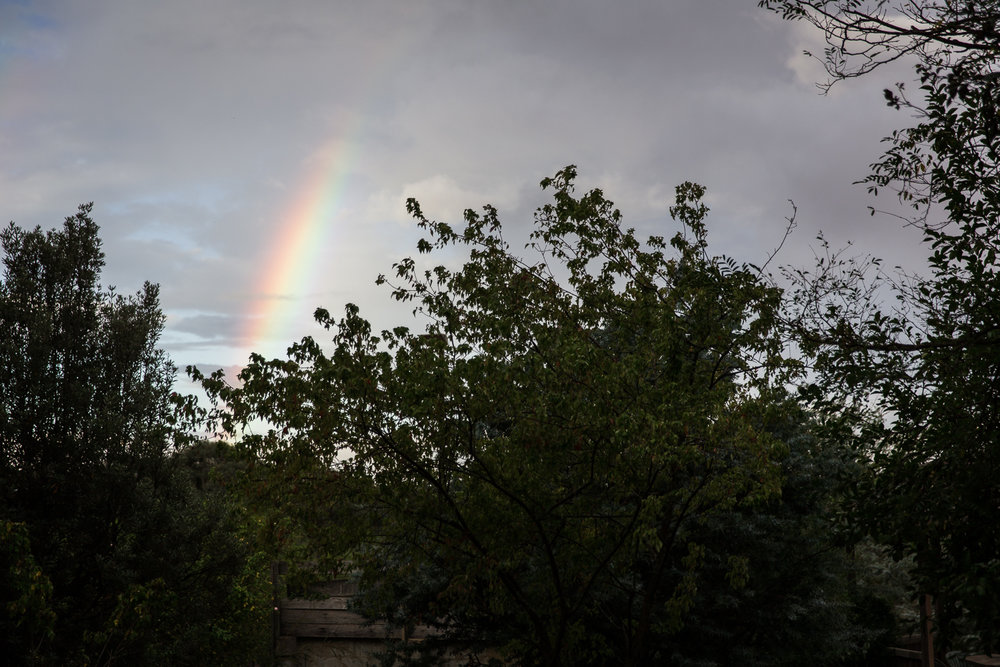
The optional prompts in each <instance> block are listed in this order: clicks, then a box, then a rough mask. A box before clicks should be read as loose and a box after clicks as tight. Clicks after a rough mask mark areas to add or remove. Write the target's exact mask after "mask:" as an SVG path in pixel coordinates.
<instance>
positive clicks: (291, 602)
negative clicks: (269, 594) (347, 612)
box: [281, 597, 350, 609]
mask: <svg viewBox="0 0 1000 667" xmlns="http://www.w3.org/2000/svg"><path fill="white" fill-rule="evenodd" d="M349 600H350V598H346V597H333V598H324V599H322V600H303V599H302V598H291V599H288V600H282V601H281V608H282V609H347V606H348V602H349Z"/></svg>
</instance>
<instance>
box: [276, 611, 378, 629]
mask: <svg viewBox="0 0 1000 667" xmlns="http://www.w3.org/2000/svg"><path fill="white" fill-rule="evenodd" d="M364 622H365V618H364V617H363V616H362V615H361V614H356V613H355V612H353V611H346V610H343V609H287V608H286V609H282V610H281V625H282V626H284V625H286V624H288V623H321V624H323V625H337V624H342V623H364Z"/></svg>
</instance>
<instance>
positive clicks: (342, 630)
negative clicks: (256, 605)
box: [281, 623, 386, 639]
mask: <svg viewBox="0 0 1000 667" xmlns="http://www.w3.org/2000/svg"><path fill="white" fill-rule="evenodd" d="M281 631H282V632H283V633H284V634H285V635H286V636H290V637H324V638H327V639H385V637H386V632H385V625H384V624H382V623H377V624H374V625H368V624H361V623H338V624H335V625H324V624H320V623H285V624H282V626H281Z"/></svg>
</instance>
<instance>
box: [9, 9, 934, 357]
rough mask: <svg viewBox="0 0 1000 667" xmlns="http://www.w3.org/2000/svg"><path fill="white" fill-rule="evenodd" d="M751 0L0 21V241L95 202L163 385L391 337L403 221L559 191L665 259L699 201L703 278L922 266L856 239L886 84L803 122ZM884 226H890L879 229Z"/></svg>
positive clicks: (817, 104)
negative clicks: (326, 322)
mask: <svg viewBox="0 0 1000 667" xmlns="http://www.w3.org/2000/svg"><path fill="white" fill-rule="evenodd" d="M756 4H757V3H756V0H656V1H652V0H651V1H648V2H637V1H633V0H616V1H615V2H607V1H606V0H600V1H598V0H594V1H588V0H493V1H487V0H434V1H431V0H428V1H426V2H424V1H420V0H396V1H384V2H383V1H380V0H365V1H364V2H353V1H350V2H348V1H341V2H338V1H334V0H285V1H283V2H276V1H273V0H272V1H264V0H211V1H206V0H170V1H169V2H165V1H164V2H155V1H153V0H148V1H147V0H88V1H87V2H66V1H65V0H53V1H52V2H45V1H41V2H33V1H20V2H19V1H11V0H0V218H3V219H4V220H14V221H15V222H16V223H17V224H19V225H21V226H24V227H33V226H35V225H41V226H42V227H44V228H51V227H55V226H59V225H61V223H62V220H63V218H64V217H65V216H67V215H71V214H72V213H74V212H75V210H76V207H77V205H78V204H80V203H82V202H88V201H93V202H94V216H95V219H96V220H97V222H98V223H99V224H100V225H101V228H102V237H103V240H104V249H105V252H106V255H107V266H106V269H105V275H104V280H105V283H107V284H114V285H117V286H118V288H119V290H121V291H134V290H136V289H138V288H139V286H140V285H141V284H142V281H144V280H149V281H152V282H156V283H159V284H160V285H161V288H162V295H161V296H162V305H163V308H164V310H165V312H166V314H167V317H168V319H167V329H166V332H165V335H164V338H163V340H162V343H163V345H164V347H165V348H166V349H167V351H168V352H169V353H170V355H171V357H172V358H173V360H174V361H175V363H177V364H178V365H179V366H181V367H183V366H185V365H186V364H191V363H197V364H201V365H204V366H205V367H207V368H209V369H210V368H215V367H219V366H230V365H236V364H240V363H241V362H243V361H245V360H246V357H247V355H248V353H249V352H250V351H252V350H254V351H259V352H262V353H264V354H266V355H278V354H282V353H283V350H284V348H285V347H286V346H287V345H288V344H289V343H290V342H292V341H293V340H296V339H297V338H299V337H301V336H302V335H304V334H307V333H309V334H312V333H315V332H316V329H315V328H314V327H313V326H312V325H311V313H312V311H313V310H314V309H315V307H317V306H324V307H327V308H329V309H330V310H331V311H332V312H334V313H337V312H340V311H341V309H342V306H343V304H344V303H346V302H348V301H350V302H354V303H357V304H359V305H360V306H361V308H362V313H363V314H367V315H368V316H369V317H370V319H372V320H373V322H374V323H375V325H376V327H377V328H382V327H386V326H391V325H393V324H395V323H396V321H397V320H399V319H400V318H403V317H405V316H406V313H407V312H408V311H406V310H405V309H403V310H400V309H399V307H398V306H395V307H394V306H393V304H392V303H391V302H390V300H389V298H388V293H387V290H386V289H384V288H377V287H375V286H374V281H375V278H376V277H377V275H378V274H379V273H380V272H388V271H389V270H390V267H391V265H392V262H394V261H397V260H398V259H400V258H401V257H404V256H406V255H409V254H412V253H413V247H414V243H415V241H416V239H417V238H418V234H417V232H416V230H415V229H414V225H413V224H412V221H410V220H409V219H408V218H407V216H406V214H405V210H404V201H405V199H406V197H408V196H415V197H417V198H418V199H420V201H421V203H422V205H423V208H424V211H425V213H427V214H428V215H429V216H430V217H433V218H436V219H442V220H449V221H451V220H455V221H457V220H458V218H459V216H460V213H461V211H462V210H463V209H464V208H467V207H474V208H478V207H480V206H481V205H483V204H485V203H492V204H494V205H496V206H497V207H498V209H499V211H500V214H501V217H502V219H503V220H504V222H505V224H506V225H508V226H510V227H511V228H512V232H511V235H512V236H515V237H516V234H517V231H518V230H520V231H521V232H523V231H524V230H525V229H526V228H527V227H528V226H529V225H530V224H531V222H532V211H533V210H534V208H535V207H536V206H538V205H539V204H540V203H542V202H543V201H544V194H543V193H542V192H541V191H540V190H539V188H538V182H539V181H540V180H541V179H542V178H543V177H545V176H548V175H552V174H553V173H554V172H555V171H556V170H557V169H559V168H561V167H563V166H565V165H567V164H576V165H578V167H579V171H580V185H581V187H584V188H586V187H592V186H600V187H602V188H603V189H604V190H605V193H606V195H607V196H608V197H609V198H611V199H613V200H614V201H615V202H616V203H617V204H618V206H619V208H620V209H621V210H622V212H623V214H624V216H625V220H626V223H627V224H629V225H632V226H635V227H637V228H638V229H640V231H642V232H643V233H644V234H646V233H658V234H662V235H665V236H670V235H672V233H673V232H674V230H675V229H676V228H675V226H674V225H673V223H672V221H671V220H670V218H669V216H668V214H667V208H668V206H669V205H670V203H671V200H672V194H673V188H674V186H675V185H677V184H678V183H680V182H682V181H685V180H693V181H697V182H699V183H702V184H703V185H705V186H706V187H707V188H708V192H709V194H708V204H709V206H710V207H711V209H712V213H711V214H710V218H709V221H708V224H709V229H710V238H711V241H712V243H713V245H714V248H715V250H716V251H717V252H719V253H727V254H730V255H733V256H734V257H736V258H737V259H739V260H745V261H753V262H759V261H761V260H762V259H763V257H765V256H766V255H767V253H768V252H769V251H770V250H771V249H772V248H773V247H774V246H775V245H776V244H777V243H778V242H779V241H780V239H781V236H782V233H783V230H784V226H785V221H784V218H785V216H787V215H788V214H789V213H790V210H791V209H790V206H789V204H788V200H789V199H792V200H794V201H795V203H796V205H797V206H798V223H799V225H798V229H797V230H796V231H795V233H794V235H793V237H792V239H791V240H790V241H789V243H788V244H787V245H786V248H785V250H784V251H783V254H782V255H781V256H779V261H781V262H782V263H785V264H803V263H804V264H808V263H810V262H811V259H810V246H813V247H814V246H815V245H816V244H815V236H816V233H817V232H818V231H819V230H820V229H822V230H824V231H825V233H826V235H827V237H828V238H829V239H830V240H831V241H832V242H833V243H834V245H842V244H843V243H846V242H847V241H848V240H850V241H853V242H854V244H855V246H856V247H857V248H858V250H859V252H871V253H874V254H876V255H880V256H883V257H886V259H887V260H888V261H890V262H905V261H914V260H916V259H918V258H920V257H921V256H922V252H921V249H920V248H919V246H918V245H917V242H918V238H916V237H915V235H914V234H913V233H912V231H908V230H905V229H903V228H902V227H901V225H900V224H899V223H898V222H895V221H893V220H891V219H888V218H882V217H875V218H871V217H869V215H868V213H867V209H866V207H867V205H868V204H869V203H871V202H870V201H869V199H868V197H867V195H866V193H865V190H864V188H863V187H862V186H857V185H852V182H854V181H856V180H858V179H860V178H862V177H864V175H865V174H866V172H867V165H868V164H870V163H871V162H872V161H873V160H874V159H876V158H877V157H878V155H879V150H880V147H879V139H880V138H882V137H883V136H885V135H886V134H888V133H889V132H890V131H891V129H893V128H894V127H898V126H901V125H904V124H906V123H907V122H908V119H907V117H906V116H905V114H904V113H903V112H898V111H894V110H891V109H888V108H887V107H886V106H885V104H884V102H883V101H882V95H881V90H882V88H884V87H886V86H887V85H890V84H891V83H893V79H892V76H893V73H892V72H888V71H886V72H881V71H880V72H877V73H876V75H874V76H872V77H871V78H869V79H866V80H862V81H855V82H851V83H849V84H846V85H839V86H838V87H836V88H835V89H834V92H833V93H832V94H830V95H828V96H825V97H824V96H820V95H819V94H818V92H817V89H816V88H815V86H814V83H815V82H816V80H817V79H820V78H822V71H821V69H820V68H819V67H818V65H817V64H816V63H814V62H812V61H810V60H809V59H808V58H806V57H805V56H803V55H802V51H803V49H806V48H812V49H815V50H816V51H821V49H822V45H821V44H819V43H817V42H816V40H815V36H814V35H812V34H811V33H810V32H809V31H808V30H806V28H805V26H795V25H791V24H787V23H783V22H781V21H780V20H779V19H777V18H776V17H774V16H772V15H770V14H768V13H766V12H764V11H763V10H760V9H758V8H757V7H756ZM886 204H888V202H886Z"/></svg>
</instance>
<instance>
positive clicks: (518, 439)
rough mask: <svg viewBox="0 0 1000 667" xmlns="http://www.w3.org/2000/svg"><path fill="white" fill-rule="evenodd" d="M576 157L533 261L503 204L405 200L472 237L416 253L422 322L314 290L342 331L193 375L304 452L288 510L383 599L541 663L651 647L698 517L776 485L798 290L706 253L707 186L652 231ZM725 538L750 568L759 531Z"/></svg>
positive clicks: (433, 230)
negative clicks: (408, 323) (443, 210)
mask: <svg viewBox="0 0 1000 667" xmlns="http://www.w3.org/2000/svg"><path fill="white" fill-rule="evenodd" d="M574 177H575V169H574V168H572V167H569V168H567V169H565V170H563V171H561V172H559V173H558V174H557V175H556V176H555V177H554V178H550V179H545V180H544V181H543V182H542V185H543V187H545V188H550V189H552V190H553V194H554V202H553V203H550V204H548V205H545V206H543V207H542V208H541V209H539V211H538V213H537V214H536V228H535V230H534V232H533V233H532V236H531V242H530V243H529V249H530V250H532V251H534V253H535V256H534V257H535V258H534V259H531V260H529V259H524V258H522V257H520V256H518V255H516V254H514V253H513V252H512V251H511V249H510V247H509V245H508V243H507V242H506V241H505V240H504V239H503V236H502V228H501V224H500V221H499V219H498V216H497V212H496V211H495V210H494V209H493V208H491V207H486V208H485V209H484V212H483V213H482V214H477V213H475V212H473V211H471V210H470V211H467V212H466V214H465V224H464V226H463V227H462V228H461V229H458V230H456V229H453V228H452V227H451V226H450V225H448V224H446V223H442V222H435V221H432V220H430V219H428V218H427V217H425V216H424V214H423V212H422V211H421V209H420V207H419V205H418V204H417V202H416V201H413V200H411V201H409V202H408V208H409V211H410V212H411V213H412V214H413V215H414V217H415V218H416V220H417V222H418V224H419V226H420V227H421V228H422V229H424V230H426V231H427V233H428V234H429V237H428V238H427V239H425V240H422V241H421V242H420V243H419V245H418V249H419V250H420V252H421V253H430V252H434V253H441V252H444V251H446V250H448V249H451V248H453V247H457V248H458V249H462V250H463V251H465V252H467V253H468V254H467V258H466V260H465V263H464V264H463V265H462V266H461V268H457V269H449V268H447V267H446V266H444V265H439V266H436V267H434V268H430V269H428V270H423V271H422V270H420V269H419V268H418V262H417V260H415V259H413V258H408V259H404V260H402V261H401V262H399V263H398V264H396V265H395V279H394V280H395V281H398V284H395V285H394V286H393V287H392V290H393V292H392V293H393V296H394V297H395V298H396V299H397V300H399V301H402V302H412V303H414V304H415V311H416V312H417V313H419V314H420V315H422V316H423V317H425V318H426V319H427V324H426V326H425V328H424V330H423V331H422V332H420V333H414V332H411V331H410V330H409V329H408V328H406V327H397V328H395V329H393V330H391V331H383V332H382V333H381V334H380V335H375V334H374V333H373V332H372V330H371V327H370V325H369V324H368V322H367V321H366V320H364V319H363V318H362V317H361V316H360V314H359V309H358V308H357V307H356V306H353V305H350V304H349V305H348V306H347V307H346V312H345V315H344V317H343V318H341V319H340V320H339V321H335V320H334V319H333V318H332V317H331V315H330V314H329V313H328V312H327V311H325V310H323V309H319V310H317V313H316V317H317V319H318V321H319V322H320V323H322V324H323V325H324V326H326V327H327V328H328V329H329V330H331V331H332V334H333V340H332V348H331V351H330V352H329V353H327V352H325V351H324V350H323V348H322V347H321V346H320V345H319V344H318V343H317V342H315V341H314V340H312V339H311V338H304V339H303V340H302V341H301V342H299V343H297V344H295V345H293V346H292V347H291V348H290V349H289V355H288V358H287V359H274V360H265V359H264V358H262V357H260V356H256V355H255V356H253V357H252V358H251V363H250V365H249V366H247V368H245V369H244V370H243V371H242V372H241V373H240V376H239V380H240V382H239V386H231V385H229V384H228V383H226V381H225V379H224V377H223V376H222V375H221V373H217V374H215V375H213V376H211V377H208V378H205V377H201V376H200V375H199V374H198V373H197V372H196V371H194V374H195V376H196V377H200V378H201V379H202V381H203V382H204V385H205V387H206V389H207V390H208V392H209V394H210V395H211V396H212V397H213V398H214V400H215V401H217V404H216V409H215V410H214V413H213V417H214V418H215V419H217V420H218V422H217V423H218V424H219V425H220V426H221V427H222V428H223V429H224V430H225V431H227V432H228V433H230V434H240V433H241V432H242V430H241V429H242V428H243V427H245V426H247V425H248V424H252V423H260V422H265V423H266V424H267V425H268V426H267V427H266V428H265V429H264V431H263V432H262V433H257V434H253V433H250V432H242V435H243V439H242V443H243V445H244V446H246V447H247V448H249V449H250V450H252V451H254V452H256V453H257V454H258V456H259V457H260V458H261V459H262V460H263V461H264V462H268V461H270V462H273V463H278V464H280V465H282V466H286V469H294V470H295V471H296V475H295V476H294V481H291V483H290V484H283V485H281V487H280V491H279V493H280V494H282V495H285V496H286V498H287V497H291V498H292V500H291V502H289V504H288V505H287V507H288V511H289V516H297V515H296V509H298V510H304V512H303V514H302V515H298V516H301V517H302V520H303V524H302V525H303V526H305V527H306V530H307V531H308V532H309V533H310V534H311V535H312V536H313V537H314V538H316V540H317V541H316V542H315V543H314V545H313V546H314V548H315V549H316V552H315V553H317V554H322V553H333V554H336V555H337V556H338V560H336V561H335V562H332V563H328V564H327V565H328V566H329V567H338V566H339V568H340V569H341V571H355V572H358V573H359V575H360V577H361V580H362V584H363V591H364V592H363V595H362V598H361V608H362V609H363V610H364V611H365V612H366V613H368V614H370V615H372V616H375V617H380V618H384V619H388V620H390V621H392V622H394V623H397V624H399V625H403V626H408V625H412V624H414V623H425V624H430V625H432V626H434V627H436V628H437V629H438V630H439V631H440V632H442V633H443V636H444V637H446V638H448V639H449V640H450V641H452V642H454V641H456V640H459V641H461V640H466V641H469V642H472V643H473V644H475V642H481V643H486V644H488V645H492V646H495V647H500V649H501V651H502V653H503V654H504V655H506V656H508V657H516V658H517V659H518V660H520V661H522V662H524V663H525V664H546V665H558V664H609V663H614V664H650V663H651V662H656V661H657V660H666V659H667V658H668V657H669V656H670V655H672V653H673V651H674V650H675V640H674V637H675V635H676V634H677V633H678V632H679V631H680V630H681V629H682V628H683V627H684V624H685V620H686V619H687V618H688V616H689V614H690V611H691V608H692V605H693V604H694V603H695V600H696V598H697V594H698V586H699V581H700V577H701V572H702V571H703V569H704V565H705V559H706V549H705V546H704V545H703V544H702V543H700V542H699V538H698V536H699V534H700V532H699V531H701V530H703V527H704V526H705V525H707V522H709V521H710V520H711V519H712V517H715V516H719V515H721V514H722V513H726V512H731V511H733V510H734V508H738V507H747V506H752V505H753V504H754V503H759V502H762V501H763V500H765V499H767V498H769V497H773V496H774V495H775V494H776V493H777V492H778V490H779V488H780V483H781V470H780V465H779V459H780V458H781V456H782V452H783V451H784V445H783V444H782V443H781V441H780V438H778V437H776V436H775V435H774V434H773V433H772V432H770V431H769V430H768V429H767V428H766V426H765V425H766V424H767V423H768V422H769V419H768V418H766V415H767V414H769V413H770V412H769V411H771V410H772V409H773V405H774V401H773V399H774V398H775V397H780V398H783V396H784V395H783V391H784V390H783V389H782V387H783V383H784V381H785V380H786V379H787V377H788V374H789V373H790V372H792V371H791V368H790V367H789V366H788V365H786V364H785V362H784V360H783V359H782V358H781V349H782V348H781V340H780V337H779V335H778V330H777V324H778V320H777V309H778V307H779V304H780V293H779V291H778V290H776V289H774V288H771V287H768V286H766V285H765V284H763V283H762V281H761V280H760V279H759V277H758V272H757V271H755V270H754V269H753V268H752V267H749V266H741V265H737V264H735V263H734V262H732V261H731V260H729V259H727V258H720V257H712V256H710V255H709V254H708V249H707V241H706V229H705V225H704V217H705V215H706V213H707V208H706V207H705V206H704V205H703V204H701V203H700V198H701V196H702V195H703V193H704V190H703V189H702V188H701V187H699V186H696V185H692V184H684V185H683V186H681V187H679V188H678V190H677V200H676V205H675V206H674V207H673V208H672V209H671V213H672V215H673V216H674V217H675V218H676V219H677V220H679V221H680V222H681V224H682V225H683V231H681V232H680V233H678V234H677V235H676V236H674V237H673V239H672V240H671V241H670V242H669V244H668V242H666V241H665V240H664V239H663V238H660V237H652V238H650V239H649V240H648V241H647V242H646V243H645V244H643V243H641V242H640V241H639V240H638V239H637V238H636V237H635V234H634V232H633V230H631V229H627V228H624V227H623V226H622V224H621V215H620V213H619V212H618V211H617V210H616V209H615V208H614V207H613V205H612V204H611V202H609V201H608V200H607V199H605V198H604V196H603V194H602V193H601V192H600V191H599V190H594V191H591V192H588V193H586V194H584V195H583V196H581V197H577V196H575V195H574V189H573V180H574ZM671 247H672V253H671V250H670V248H671ZM671 254H672V256H668V255H671ZM379 282H380V283H389V282H390V280H389V279H388V278H385V277H382V278H380V279H379ZM294 520H295V519H293V521H294ZM717 546H718V547H719V549H720V551H719V552H718V553H716V554H713V557H715V558H720V559H722V562H723V564H724V565H723V567H724V568H725V570H726V572H728V573H730V576H731V578H732V581H733V583H734V585H739V583H740V580H741V579H742V578H743V577H744V576H745V573H746V568H747V563H748V557H747V555H746V554H744V553H741V552H739V551H738V550H737V551H729V550H727V549H725V548H724V546H723V545H717ZM453 645H454V644H453ZM433 647H434V644H433V642H426V643H422V645H421V651H422V653H423V659H425V660H428V659H433ZM470 650H474V649H470Z"/></svg>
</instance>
